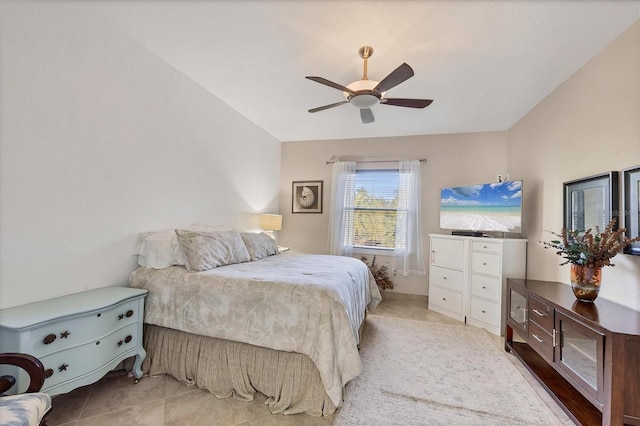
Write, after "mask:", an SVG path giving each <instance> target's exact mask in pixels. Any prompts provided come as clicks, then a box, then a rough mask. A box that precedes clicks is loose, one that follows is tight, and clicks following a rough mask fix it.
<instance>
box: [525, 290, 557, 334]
mask: <svg viewBox="0 0 640 426" xmlns="http://www.w3.org/2000/svg"><path fill="white" fill-rule="evenodd" d="M529 321H533V322H535V323H536V324H537V325H538V326H539V327H540V328H541V329H542V330H544V331H545V332H547V333H548V334H551V333H552V331H553V308H552V307H551V306H549V305H547V304H546V303H544V302H542V301H540V300H538V299H536V298H535V297H534V296H531V297H529Z"/></svg>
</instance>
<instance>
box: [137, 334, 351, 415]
mask: <svg viewBox="0 0 640 426" xmlns="http://www.w3.org/2000/svg"><path fill="white" fill-rule="evenodd" d="M363 323H364V322H363ZM144 348H145V350H146V351H147V357H146V359H145V360H144V362H143V364H142V370H143V372H144V373H145V374H149V375H151V376H157V375H161V374H169V375H171V376H173V377H175V378H176V379H177V380H179V381H181V382H184V383H187V384H195V385H197V386H198V387H199V388H201V389H206V390H208V391H209V392H211V393H212V394H213V395H214V396H216V397H218V398H228V397H230V396H234V397H235V398H237V399H240V400H243V401H253V397H254V394H255V393H256V391H257V392H260V393H262V394H264V395H266V396H267V400H266V402H265V403H266V404H268V405H269V410H270V411H271V412H272V413H274V414H275V413H283V414H297V413H307V414H309V415H312V416H328V415H330V414H333V413H334V412H335V411H336V406H335V405H334V404H333V402H332V401H331V399H330V398H329V396H328V395H327V393H326V392H325V389H324V386H323V384H322V380H321V379H320V373H318V370H317V369H316V366H315V364H314V363H313V361H311V359H310V358H309V357H308V356H306V355H303V354H299V353H294V352H282V351H276V350H273V349H268V348H263V347H258V346H253V345H249V344H246V343H239V342H232V341H229V340H223V339H216V338H213V337H207V336H199V335H195V334H190V333H185V332H182V331H177V330H173V329H169V328H164V327H159V326H155V325H150V324H145V325H144Z"/></svg>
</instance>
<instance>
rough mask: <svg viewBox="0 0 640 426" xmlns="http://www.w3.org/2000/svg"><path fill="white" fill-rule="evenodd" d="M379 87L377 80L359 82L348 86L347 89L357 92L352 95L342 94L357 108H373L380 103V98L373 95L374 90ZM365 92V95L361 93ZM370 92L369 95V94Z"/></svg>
mask: <svg viewBox="0 0 640 426" xmlns="http://www.w3.org/2000/svg"><path fill="white" fill-rule="evenodd" d="M377 85H378V82H377V81H375V80H358V81H354V82H353V83H350V84H348V85H347V88H348V89H350V90H352V91H354V92H356V94H355V95H354V94H351V93H347V92H342V94H343V95H344V97H345V99H346V100H347V101H349V103H350V104H351V105H353V106H354V107H356V108H360V109H363V108H371V107H372V106H374V105H375V104H377V103H378V100H379V98H378V97H377V96H375V95H373V89H374V88H375V87H376V86H377ZM360 92H365V93H360ZM367 92H368V93H367Z"/></svg>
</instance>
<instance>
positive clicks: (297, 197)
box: [291, 180, 323, 213]
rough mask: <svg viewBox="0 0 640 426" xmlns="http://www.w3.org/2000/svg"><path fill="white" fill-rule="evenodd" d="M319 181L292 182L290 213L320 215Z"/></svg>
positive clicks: (320, 186)
mask: <svg viewBox="0 0 640 426" xmlns="http://www.w3.org/2000/svg"><path fill="white" fill-rule="evenodd" d="M322 184H323V181H321V180H313V181H311V180H309V181H298V182H293V188H292V191H291V212H292V213H322Z"/></svg>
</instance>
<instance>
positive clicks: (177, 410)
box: [47, 292, 573, 426]
mask: <svg viewBox="0 0 640 426" xmlns="http://www.w3.org/2000/svg"><path fill="white" fill-rule="evenodd" d="M374 315H389V316H396V317H403V318H410V319H415V320H422V321H433V322H439V323H447V324H460V323H459V322H457V321H454V320H452V319H450V318H447V317H445V316H443V315H440V314H438V313H436V312H432V311H429V310H427V298H426V296H409V295H402V294H398V293H389V292H387V293H386V294H385V295H384V300H383V301H382V303H380V305H379V307H378V309H377V310H376V312H375V313H374ZM494 342H495V344H496V345H497V346H498V347H499V348H500V349H501V350H503V348H504V339H503V338H500V337H497V336H496V337H495V338H494ZM509 359H511V360H512V361H513V362H514V365H516V366H517V367H518V369H519V370H520V371H521V372H522V374H523V375H524V376H525V377H526V378H527V380H529V381H530V382H531V383H532V386H533V387H534V389H535V390H536V392H538V394H539V395H540V396H541V397H542V399H543V400H544V401H545V402H546V403H547V404H548V405H549V406H550V407H551V408H552V410H553V411H554V412H555V413H556V414H557V415H558V418H559V419H560V420H561V422H563V423H564V424H566V425H572V424H573V423H572V422H571V420H569V418H568V417H567V415H566V414H565V413H564V412H563V411H562V410H561V409H560V408H559V407H558V406H557V404H556V403H555V402H554V401H553V400H552V399H551V397H550V396H549V395H548V394H547V393H546V392H545V391H544V389H542V387H541V386H540V385H539V384H538V382H537V381H536V380H535V379H534V378H533V376H531V375H530V373H529V372H528V371H527V370H526V369H525V367H524V366H522V364H521V363H520V362H519V361H518V360H517V359H516V358H515V357H514V356H512V355H509ZM265 399H266V398H265V397H264V396H262V395H261V394H257V395H256V398H255V400H254V401H253V402H242V401H238V400H236V399H234V398H227V399H217V398H215V397H214V396H213V395H211V394H210V393H209V392H207V391H203V390H200V389H198V388H196V387H194V386H187V385H184V384H182V383H180V382H178V381H177V380H175V379H173V378H172V377H169V376H162V377H157V378H150V377H144V378H143V379H142V380H140V382H139V383H138V384H137V385H134V384H133V379H132V378H130V377H127V375H126V373H125V372H124V371H116V372H112V373H110V374H108V375H107V376H105V377H104V378H103V379H102V380H100V381H98V382H96V383H94V384H93V385H90V386H85V387H82V388H79V389H76V390H74V391H73V392H70V393H68V394H65V395H59V396H56V397H54V399H53V406H54V410H53V412H52V413H51V414H50V415H49V417H48V422H47V424H48V425H49V426H58V425H65V426H84V425H91V426H100V425H109V426H112V425H126V426H130V425H148V426H162V425H165V426H169V425H180V426H199V425H203V426H204V425H216V426H269V425H274V426H276V425H277V426H280V425H284V426H287V425H292V426H293V425H296V426H298V425H300V426H327V425H331V424H332V423H333V417H324V418H323V417H321V418H317V417H311V416H308V415H305V414H299V415H291V416H285V415H282V414H271V413H270V412H269V410H268V408H267V406H266V405H265V404H264V401H265Z"/></svg>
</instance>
